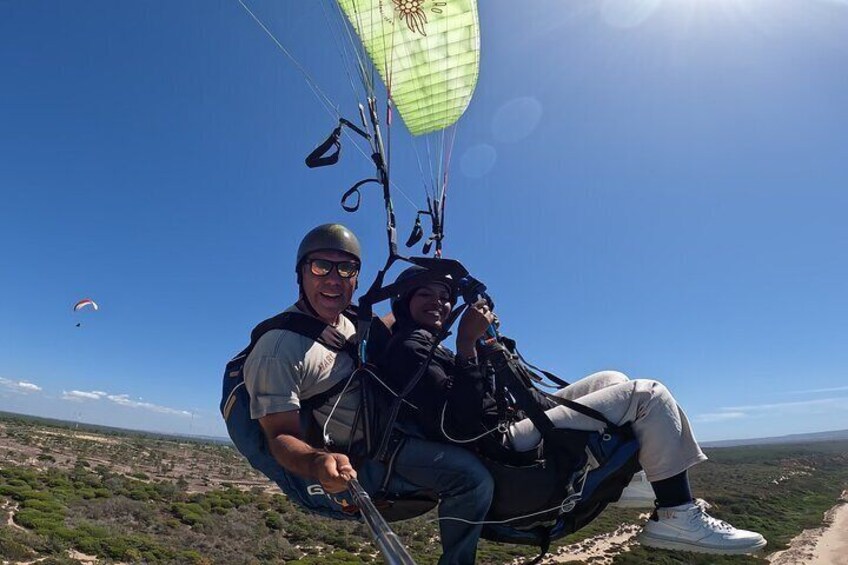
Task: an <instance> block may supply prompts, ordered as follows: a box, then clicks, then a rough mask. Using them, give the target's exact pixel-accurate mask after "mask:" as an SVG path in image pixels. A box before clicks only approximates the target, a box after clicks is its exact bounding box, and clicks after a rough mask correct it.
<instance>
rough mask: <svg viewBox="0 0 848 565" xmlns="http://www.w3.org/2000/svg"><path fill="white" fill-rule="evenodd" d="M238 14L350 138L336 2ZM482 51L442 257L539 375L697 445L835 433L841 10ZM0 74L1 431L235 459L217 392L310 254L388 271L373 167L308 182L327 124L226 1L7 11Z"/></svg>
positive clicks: (766, 12)
mask: <svg viewBox="0 0 848 565" xmlns="http://www.w3.org/2000/svg"><path fill="white" fill-rule="evenodd" d="M248 5H249V6H251V8H252V9H253V10H254V11H255V13H256V14H257V16H258V17H259V18H261V19H262V21H263V22H265V24H266V25H267V26H268V27H269V29H271V30H272V31H273V33H274V34H275V35H276V36H277V37H278V38H279V40H280V41H281V42H282V43H283V44H284V45H285V46H286V48H288V49H289V50H290V51H291V52H292V53H293V55H294V56H295V57H296V58H297V59H298V60H299V61H300V63H301V64H302V65H303V66H304V68H306V69H307V70H308V71H309V73H310V74H311V75H312V76H313V77H314V79H315V81H316V82H317V83H318V84H319V85H320V86H321V89H322V90H323V91H325V92H326V93H327V94H328V96H330V97H331V98H332V99H333V100H334V101H335V102H336V103H337V104H338V106H339V108H340V110H341V112H342V114H344V115H348V116H350V117H355V106H354V105H353V103H352V97H351V95H350V88H349V86H348V85H347V82H346V81H347V79H346V77H345V75H344V72H343V70H342V69H343V67H342V63H341V59H340V58H339V56H338V54H337V52H336V49H335V47H334V43H333V39H332V37H331V35H330V28H329V27H328V25H327V22H326V20H325V17H324V13H323V10H322V9H321V4H320V3H319V2H317V1H316V2H305V1H301V2H294V1H286V2H268V1H254V2H249V3H248ZM480 25H481V42H482V51H481V53H482V56H481V70H480V80H479V83H478V86H477V90H476V92H475V96H474V99H473V100H472V102H471V104H470V106H469V109H468V111H467V112H466V114H465V115H464V116H463V118H462V121H461V122H460V125H459V129H458V135H457V140H456V147H455V149H454V158H453V166H452V173H451V179H452V180H451V188H450V191H451V193H450V202H449V205H448V206H449V209H448V217H447V240H446V243H445V252H446V255H448V256H451V257H455V258H458V259H460V260H462V261H464V262H465V263H466V264H467V265H468V267H469V268H470V269H471V271H472V272H473V273H474V274H476V275H477V277H478V278H480V279H481V280H483V281H485V282H486V283H487V284H488V286H489V288H490V291H491V293H492V294H493V296H494V297H495V299H496V303H497V310H498V311H499V314H500V317H501V319H502V322H503V326H502V329H503V331H504V332H505V333H507V334H508V335H511V336H513V337H515V338H516V339H517V340H518V341H519V343H520V345H521V349H522V350H523V352H524V354H525V356H526V357H528V358H530V359H532V360H533V361H535V362H536V363H537V364H538V365H540V366H543V367H547V368H550V369H551V370H553V371H555V372H557V373H558V374H560V375H561V376H562V377H564V378H566V379H568V380H575V379H577V378H579V377H580V376H583V375H586V374H589V373H591V372H593V371H596V370H600V369H609V368H615V369H619V370H622V371H624V372H626V373H627V374H629V375H630V376H631V377H634V378H635V377H650V378H657V379H660V380H662V381H663V382H665V383H666V384H667V385H668V386H669V388H670V389H671V390H672V391H673V392H674V393H675V395H676V396H677V398H678V400H679V401H680V403H681V405H682V406H683V407H684V409H685V410H686V411H687V413H688V414H689V416H690V418H691V420H692V421H693V424H694V427H695V431H696V435H697V436H698V437H699V438H701V439H704V440H716V439H728V438H745V437H759V436H766V435H780V434H788V433H800V432H813V431H822V430H830V429H841V428H848V378H846V368H845V367H846V366H848V347H846V336H848V323H847V322H846V321H848V293H846V292H845V289H846V288H848V262H846V255H845V249H846V245H848V227H847V226H846V218H845V216H846V211H848V196H846V190H845V188H846V187H848V166H846V163H848V141H846V132H848V73H846V72H845V61H846V60H848V36H846V34H845V29H848V2H843V1H836V0H830V1H828V0H798V1H795V0H781V1H780V2H775V1H773V0H713V1H709V2H705V1H696V0H627V1H625V0H592V1H588V0H586V1H576V0H575V1H570V2H561V1H559V0H550V1H542V0H533V1H530V2H520V3H519V2H514V1H513V2H507V1H501V0H485V1H483V2H481V6H480ZM0 68H1V69H3V72H2V78H1V79H0V80H1V81H2V85H0V124H2V127H0V192H1V193H2V202H3V205H2V211H3V214H2V216H3V219H2V222H0V291H2V294H3V296H4V298H5V303H4V305H3V308H2V310H0V410H10V411H18V412H26V413H33V414H40V415H46V416H54V417H59V418H65V419H70V420H80V421H85V422H93V423H100V424H108V425H115V426H122V427H130V428H140V429H148V430H157V431H170V432H178V433H193V434H205V435H224V434H225V431H224V427H223V424H222V423H221V421H220V417H219V416H218V414H217V403H218V401H219V394H220V376H221V372H222V370H223V366H224V364H225V362H226V361H227V359H228V358H229V357H230V356H231V355H233V354H234V353H236V352H237V351H238V350H239V349H240V348H241V347H243V345H244V344H245V343H246V340H247V337H248V334H249V331H250V329H251V328H252V327H253V325H254V324H255V323H256V322H258V321H260V320H261V319H263V318H265V317H267V316H268V315H271V314H273V313H275V312H277V311H279V310H281V309H283V308H285V307H286V306H288V305H289V304H290V303H291V302H293V300H294V298H295V282H294V274H293V272H292V271H293V264H292V263H293V256H294V253H295V249H296V246H297V243H298V241H299V239H300V237H301V236H302V234H303V233H305V232H306V231H307V230H308V229H309V228H311V227H312V226H314V225H317V224H319V223H324V222H328V221H343V222H345V223H346V224H348V225H349V226H350V227H351V228H352V229H354V231H356V232H357V234H359V235H360V237H361V240H362V242H363V245H364V246H365V249H366V253H367V257H366V261H365V268H364V280H365V281H366V282H370V280H371V278H372V277H373V275H374V274H375V272H376V269H377V268H378V267H379V266H381V265H382V262H383V261H384V260H385V242H384V238H383V216H382V210H381V207H380V202H379V198H377V197H376V191H375V192H369V193H366V194H365V203H364V205H363V208H362V210H360V211H359V212H358V213H357V214H346V213H345V212H344V211H343V210H341V208H340V207H339V206H338V199H339V197H340V196H341V194H342V192H343V191H344V190H345V189H346V188H347V187H349V186H350V185H351V184H352V183H353V182H355V181H357V180H359V179H360V178H363V177H365V176H367V175H368V174H370V173H371V172H372V169H371V167H370V166H369V163H368V161H367V160H366V159H364V158H363V157H362V156H361V155H359V154H358V153H357V151H356V150H355V149H354V148H353V147H352V146H347V147H345V149H344V150H343V151H344V153H343V157H342V160H341V163H340V164H339V165H337V166H336V167H334V168H332V169H322V170H309V169H307V168H306V167H305V166H304V165H303V158H304V157H305V155H306V154H307V153H308V152H309V151H310V150H311V149H312V148H313V147H314V146H315V144H317V143H318V142H319V141H320V140H322V139H323V138H324V136H326V135H327V133H329V131H330V130H331V129H332V127H333V124H334V118H332V117H331V116H330V115H329V114H328V113H327V112H325V111H324V109H323V108H322V107H321V106H320V104H319V103H318V101H317V100H316V98H315V97H314V96H313V95H312V93H311V92H310V90H309V89H308V88H307V86H306V84H305V82H304V80H303V78H302V76H301V75H300V74H299V72H298V71H297V70H296V69H295V68H294V66H293V65H292V63H291V62H290V61H289V60H288V59H287V58H286V57H285V56H283V55H282V53H281V52H280V51H279V49H278V48H277V47H276V46H275V45H274V44H273V42H272V41H271V40H270V39H269V38H268V36H267V35H265V34H264V32H263V31H262V30H261V29H260V28H259V27H258V26H257V25H256V23H255V22H254V21H253V20H252V19H251V18H250V17H249V16H248V15H247V14H246V13H245V11H244V10H243V9H242V8H241V7H240V6H239V4H238V3H237V2H235V1H226V2H223V1H222V2H214V1H209V0H203V1H201V0H196V1H180V2H144V3H140V2H111V1H110V2H106V1H91V2H85V3H80V2H74V3H65V2H43V1H39V0H30V1H27V2H21V1H17V2H15V1H12V2H2V3H0ZM394 130H395V132H394V134H393V147H394V148H395V159H396V161H395V163H394V166H393V176H394V181H395V182H396V183H397V184H398V186H399V187H400V189H401V190H403V192H404V194H406V195H407V196H408V198H409V199H410V200H411V201H413V202H415V205H416V206H420V205H422V203H423V196H422V192H421V191H420V189H418V188H416V187H417V186H419V182H420V181H419V177H418V171H417V167H416V166H413V164H412V163H413V160H412V159H411V158H410V157H409V150H408V149H406V147H407V145H406V144H405V138H404V136H405V132H404V131H403V126H402V125H400V124H399V123H398V124H396V125H395V127H394ZM395 206H396V209H397V213H398V220H399V224H400V232H401V238H402V239H405V236H406V234H407V233H408V230H409V229H410V227H411V225H412V220H413V218H414V212H415V208H414V207H413V204H411V203H410V202H409V201H407V199H406V198H405V197H404V196H402V195H401V194H400V193H397V194H396V195H395ZM87 296H90V297H91V298H93V299H94V300H96V301H97V302H98V303H99V304H100V306H101V309H100V311H99V312H96V313H93V312H88V311H85V312H82V313H77V314H75V313H73V312H72V311H71V306H72V305H73V304H74V302H76V301H77V300H78V299H80V298H82V297H87ZM78 322H79V323H81V326H80V327H76V324H77V323H78Z"/></svg>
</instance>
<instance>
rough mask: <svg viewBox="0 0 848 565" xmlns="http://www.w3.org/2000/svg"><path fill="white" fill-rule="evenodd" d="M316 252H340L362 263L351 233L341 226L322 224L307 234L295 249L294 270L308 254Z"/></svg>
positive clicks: (298, 268) (360, 254)
mask: <svg viewBox="0 0 848 565" xmlns="http://www.w3.org/2000/svg"><path fill="white" fill-rule="evenodd" d="M316 251H342V252H344V253H349V254H350V255H353V256H354V257H356V259H357V260H358V261H359V262H362V248H361V247H360V246H359V240H358V239H356V236H355V235H353V232H352V231H350V230H349V229H347V228H346V227H344V226H343V225H341V224H323V225H320V226H318V227H317V228H313V229H312V230H311V231H310V232H309V233H307V234H306V235H305V236H304V238H303V240H302V241H301V242H300V246H299V247H298V248H297V262H296V263H295V270H296V271H299V270H300V265H301V264H302V263H303V260H304V259H306V257H307V256H308V255H309V254H310V253H314V252H316Z"/></svg>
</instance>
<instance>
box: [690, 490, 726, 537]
mask: <svg viewBox="0 0 848 565" xmlns="http://www.w3.org/2000/svg"><path fill="white" fill-rule="evenodd" d="M695 507H696V508H697V509H698V510H697V512H694V513H693V514H692V516H691V518H689V519H690V521H693V522H694V521H701V522H704V523H706V524H707V525H708V526H710V527H711V528H713V529H715V530H716V531H722V532H732V531H733V530H734V528H733V526H731V525H730V524H728V523H727V522H725V521H724V520H719V519H718V518H713V517H712V516H710V515H709V514H707V510H708V509H710V508H712V505H711V504H710V503H709V502H707V501H706V500H704V499H702V498H699V499H697V500H695Z"/></svg>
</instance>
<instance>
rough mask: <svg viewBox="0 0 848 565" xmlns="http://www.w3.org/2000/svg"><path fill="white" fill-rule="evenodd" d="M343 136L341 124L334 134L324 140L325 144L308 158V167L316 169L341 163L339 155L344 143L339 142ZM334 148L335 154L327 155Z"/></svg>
mask: <svg viewBox="0 0 848 565" xmlns="http://www.w3.org/2000/svg"><path fill="white" fill-rule="evenodd" d="M341 135H342V126H341V124H340V125H338V126H336V129H334V130H333V133H331V134H330V136H329V137H328V138H327V139H325V140H324V143H322V144H321V145H319V146H318V147H316V148H315V149H314V150H313V151H312V153H310V154H309V155H307V156H306V166H307V167H309V168H310V169H314V168H316V167H326V166H327V165H335V164H336V163H338V162H339V155H340V154H341V152H342V143H341V141H339V137H341ZM331 148H333V149H334V150H333V152H332V153H329V154H326V155H325V153H327V152H328V151H330V149H331Z"/></svg>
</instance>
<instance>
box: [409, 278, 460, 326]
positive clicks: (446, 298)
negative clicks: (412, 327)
mask: <svg viewBox="0 0 848 565" xmlns="http://www.w3.org/2000/svg"><path fill="white" fill-rule="evenodd" d="M451 307H452V304H451V303H450V290H449V289H448V288H447V287H446V286H445V285H443V284H440V283H430V284H428V285H426V286H422V287H421V288H419V289H417V290H416V291H415V292H413V294H412V297H411V298H410V299H409V315H410V316H412V320H413V321H414V322H415V323H416V324H418V325H419V326H422V327H424V328H426V329H428V330H430V331H439V330H441V329H442V325H443V324H444V323H445V321H447V318H448V315H449V314H450V311H451Z"/></svg>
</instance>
